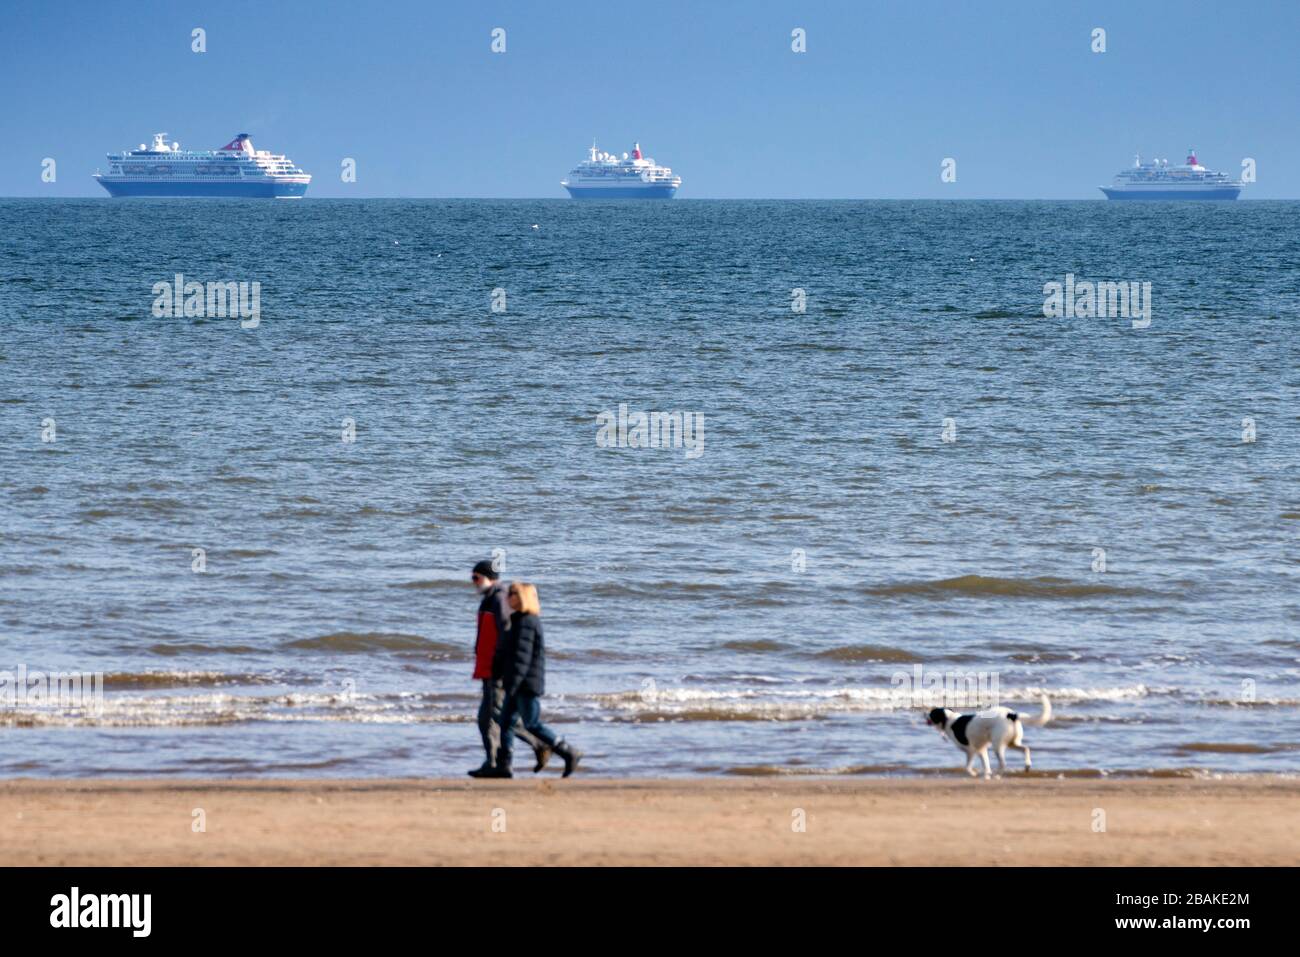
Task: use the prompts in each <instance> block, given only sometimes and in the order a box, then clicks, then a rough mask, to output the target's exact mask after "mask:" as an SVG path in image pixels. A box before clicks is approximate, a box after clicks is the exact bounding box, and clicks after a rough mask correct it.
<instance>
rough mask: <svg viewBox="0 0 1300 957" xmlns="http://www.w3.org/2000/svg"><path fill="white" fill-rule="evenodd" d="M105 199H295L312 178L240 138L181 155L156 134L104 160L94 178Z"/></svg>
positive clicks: (177, 146)
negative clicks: (147, 142) (104, 167)
mask: <svg viewBox="0 0 1300 957" xmlns="http://www.w3.org/2000/svg"><path fill="white" fill-rule="evenodd" d="M94 178H95V179H96V180H98V181H99V185H100V186H102V187H104V189H106V190H108V195H110V196H232V197H246V198H263V199H271V198H274V199H300V198H302V196H303V195H304V194H305V193H306V192H307V186H308V185H309V184H310V183H311V174H310V173H307V172H305V171H304V170H301V169H299V168H298V167H297V166H295V165H294V164H293V161H292V160H290V159H289V158H288V157H286V156H283V155H282V154H279V153H271V152H270V151H268V150H256V149H254V148H253V141H252V139H251V138H250V137H249V135H248V134H247V133H240V134H239V135H238V136H236V137H235V138H234V139H233V140H231V141H230V142H229V143H227V144H226V145H225V146H223V147H221V149H219V150H183V149H181V145H180V144H179V143H172V144H171V145H170V146H168V145H167V134H166V133H155V134H154V136H153V145H152V146H145V145H144V144H143V143H141V144H140V148H139V149H134V150H124V151H123V152H121V153H109V154H108V172H107V173H100V172H98V171H96V172H95V177H94Z"/></svg>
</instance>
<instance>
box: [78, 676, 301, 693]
mask: <svg viewBox="0 0 1300 957" xmlns="http://www.w3.org/2000/svg"><path fill="white" fill-rule="evenodd" d="M278 680H279V679H276V678H271V677H269V676H267V675H254V674H240V675H232V674H226V673H225V672H221V671H138V672H126V671H114V672H109V673H107V674H105V675H104V688H105V690H108V689H144V688H216V687H219V686H221V685H259V684H274V683H277V682H278Z"/></svg>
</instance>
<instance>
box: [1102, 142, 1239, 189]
mask: <svg viewBox="0 0 1300 957" xmlns="http://www.w3.org/2000/svg"><path fill="white" fill-rule="evenodd" d="M1243 185H1244V184H1243V183H1240V182H1238V181H1237V180H1234V179H1230V178H1229V177H1228V174H1227V173H1218V172H1215V171H1214V170H1210V169H1206V168H1205V167H1204V166H1202V165H1201V164H1200V162H1199V161H1198V160H1197V159H1196V150H1195V149H1194V148H1193V149H1190V150H1188V151H1187V162H1186V163H1184V164H1182V165H1181V166H1170V165H1169V160H1167V159H1166V160H1158V159H1157V160H1152V161H1151V162H1150V163H1143V162H1142V156H1141V154H1139V155H1137V156H1135V157H1134V158H1133V165H1132V166H1131V167H1129V168H1128V169H1126V170H1121V171H1120V172H1119V173H1118V174H1117V175H1116V176H1115V182H1114V183H1113V184H1112V185H1110V186H1099V187H1098V189H1100V190H1101V191H1102V192H1103V193H1105V194H1106V198H1107V199H1236V198H1237V197H1238V196H1240V195H1241V190H1242V187H1243Z"/></svg>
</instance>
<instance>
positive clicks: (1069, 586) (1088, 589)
mask: <svg viewBox="0 0 1300 957" xmlns="http://www.w3.org/2000/svg"><path fill="white" fill-rule="evenodd" d="M866 591H867V594H869V595H876V596H879V597H883V598H888V597H895V596H903V597H907V596H919V597H947V596H950V595H968V596H971V597H975V598H1086V597H1088V596H1092V595H1144V594H1150V592H1148V591H1146V590H1145V589H1138V588H1121V587H1118V586H1115V585H1098V584H1091V583H1087V582H1075V581H1070V580H1068V579H1065V578H1052V577H1050V576H1042V577H1039V578H996V577H990V576H985V575H962V576H960V577H958V578H941V579H938V580H936V581H917V582H899V583H897V584H893V585H879V586H876V587H874V588H868V589H867V590H866Z"/></svg>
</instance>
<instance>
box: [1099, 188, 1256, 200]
mask: <svg viewBox="0 0 1300 957" xmlns="http://www.w3.org/2000/svg"><path fill="white" fill-rule="evenodd" d="M1098 188H1099V189H1100V190H1101V191H1102V192H1103V193H1105V194H1106V198H1107V199H1162V200H1163V199H1177V200H1186V199H1236V198H1237V197H1238V196H1240V195H1241V187H1240V186H1223V187H1217V188H1214V189H1186V190H1183V189H1116V188H1114V187H1106V186H1101V187H1098Z"/></svg>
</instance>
